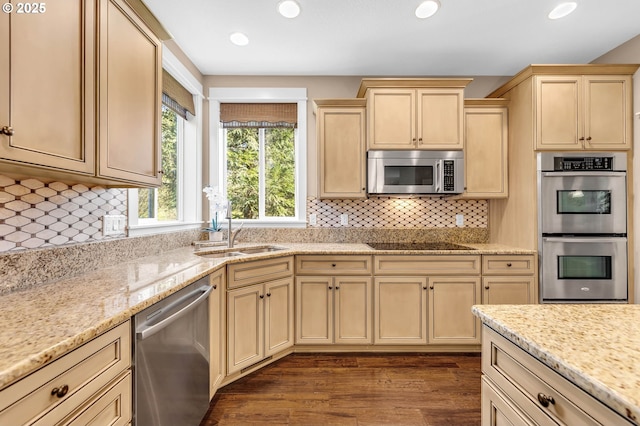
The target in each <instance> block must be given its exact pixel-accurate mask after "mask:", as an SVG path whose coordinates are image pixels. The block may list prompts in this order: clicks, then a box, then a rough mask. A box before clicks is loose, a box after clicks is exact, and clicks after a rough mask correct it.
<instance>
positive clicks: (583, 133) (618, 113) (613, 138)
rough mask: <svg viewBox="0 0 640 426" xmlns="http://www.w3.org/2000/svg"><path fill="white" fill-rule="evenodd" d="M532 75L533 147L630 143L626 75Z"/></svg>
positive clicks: (599, 146)
mask: <svg viewBox="0 0 640 426" xmlns="http://www.w3.org/2000/svg"><path fill="white" fill-rule="evenodd" d="M535 79H536V80H535V81H536V86H535V87H536V98H535V103H536V107H535V108H536V109H535V113H536V114H535V116H536V137H535V143H536V149H539V150H560V151H561V150H583V149H612V150H625V149H630V147H631V138H632V135H631V129H632V123H631V121H632V110H631V109H632V93H631V77H630V76H619V75H613V76H593V75H592V76H537V77H535Z"/></svg>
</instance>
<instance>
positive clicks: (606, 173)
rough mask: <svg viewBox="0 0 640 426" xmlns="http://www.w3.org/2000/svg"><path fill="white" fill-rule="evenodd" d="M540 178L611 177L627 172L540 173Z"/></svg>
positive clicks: (623, 174) (622, 175)
mask: <svg viewBox="0 0 640 426" xmlns="http://www.w3.org/2000/svg"><path fill="white" fill-rule="evenodd" d="M540 173H541V175H542V176H548V177H574V176H596V177H601V176H604V177H611V176H621V177H624V176H626V175H627V172H540Z"/></svg>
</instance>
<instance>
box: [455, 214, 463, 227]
mask: <svg viewBox="0 0 640 426" xmlns="http://www.w3.org/2000/svg"><path fill="white" fill-rule="evenodd" d="M456 226H464V215H463V214H457V215H456Z"/></svg>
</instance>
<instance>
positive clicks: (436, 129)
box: [416, 88, 464, 150]
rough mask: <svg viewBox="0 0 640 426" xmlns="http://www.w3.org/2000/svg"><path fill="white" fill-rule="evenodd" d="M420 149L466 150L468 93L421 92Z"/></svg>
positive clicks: (419, 117) (419, 115) (450, 90)
mask: <svg viewBox="0 0 640 426" xmlns="http://www.w3.org/2000/svg"><path fill="white" fill-rule="evenodd" d="M416 99H417V102H418V108H417V120H416V124H417V130H416V133H417V136H418V140H417V148H418V149H442V150H446V149H454V150H456V149H462V148H463V146H464V136H463V135H464V90H463V89H452V88H440V89H438V88H433V89H420V90H418V91H417V95H416Z"/></svg>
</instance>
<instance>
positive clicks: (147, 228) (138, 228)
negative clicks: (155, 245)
mask: <svg viewBox="0 0 640 426" xmlns="http://www.w3.org/2000/svg"><path fill="white" fill-rule="evenodd" d="M204 226H205V225H204V222H153V223H142V224H140V223H139V224H138V225H134V226H129V236H130V237H135V236H138V235H151V234H164V233H167V232H177V231H187V230H190V229H202V228H203V227H204Z"/></svg>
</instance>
